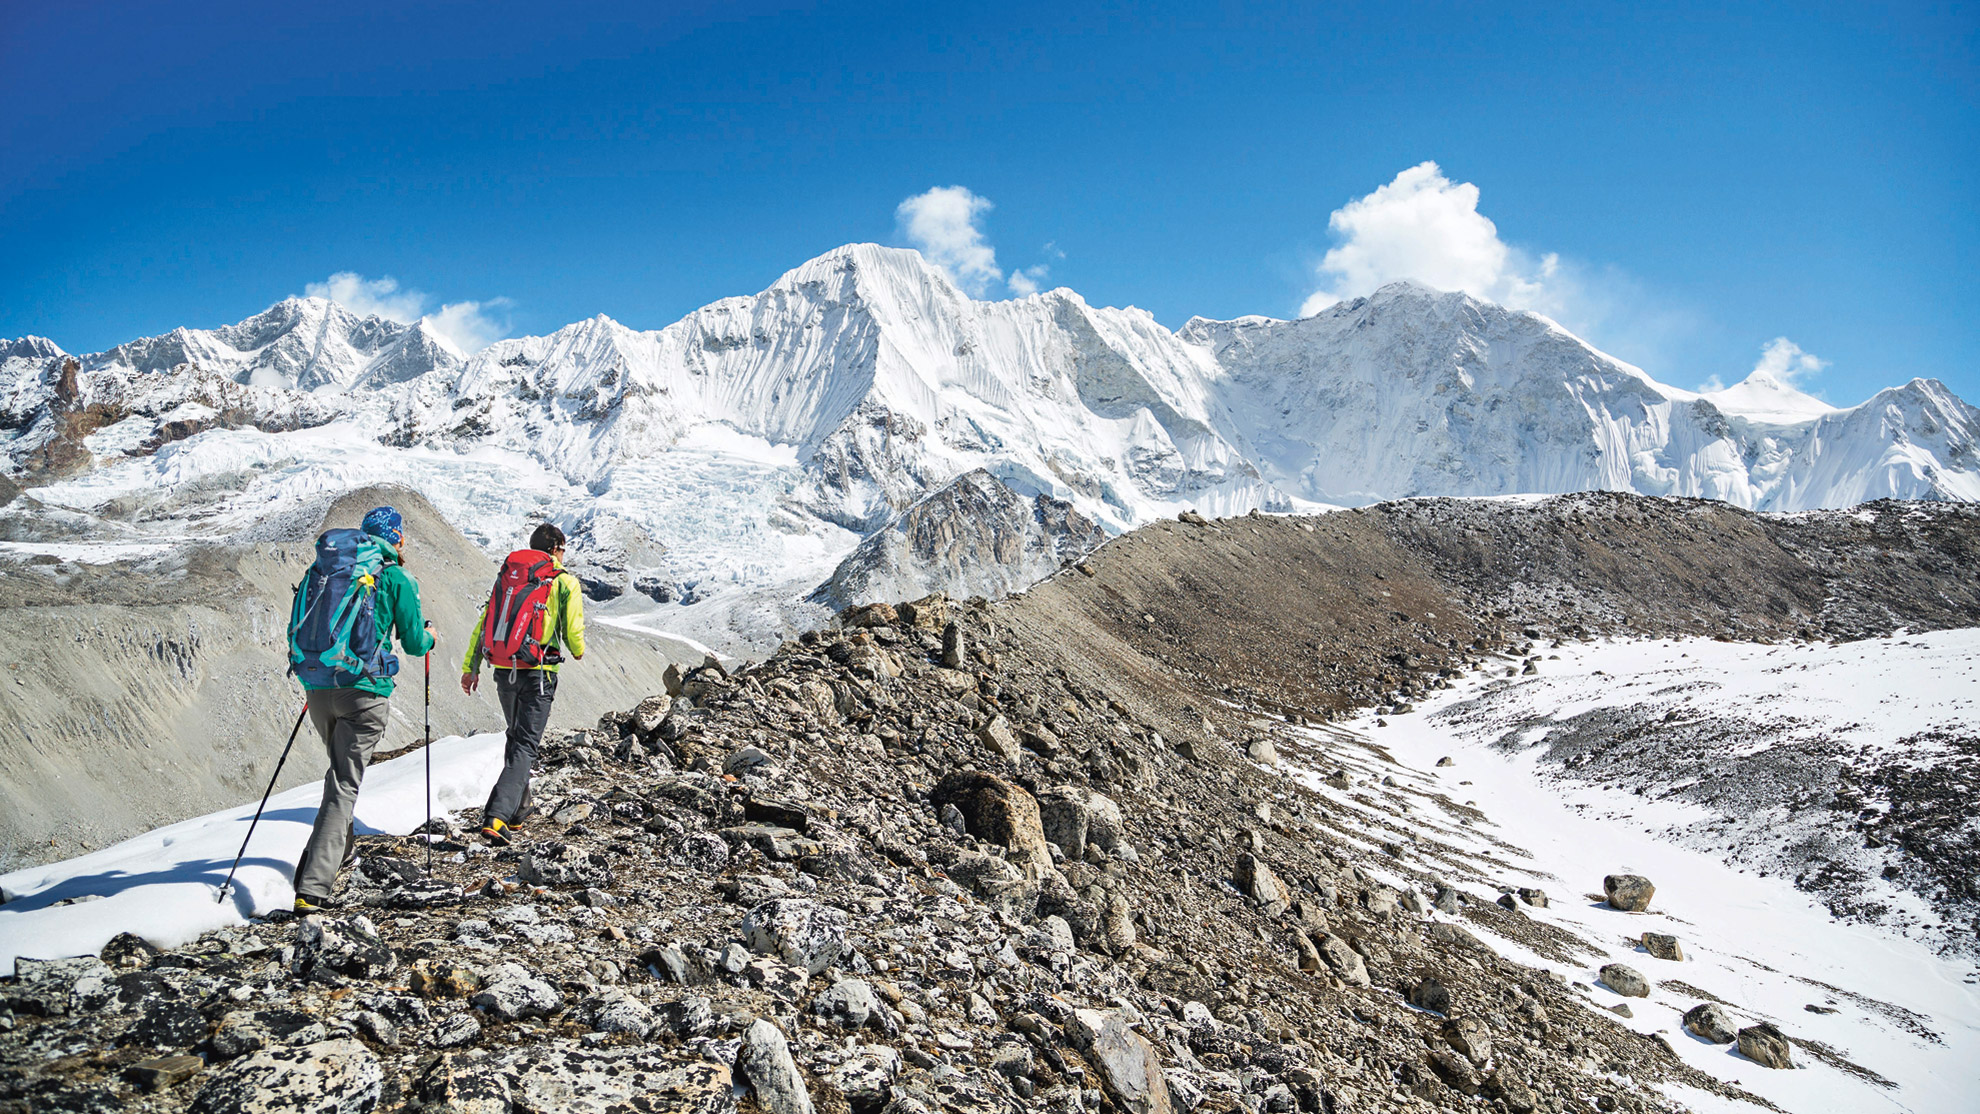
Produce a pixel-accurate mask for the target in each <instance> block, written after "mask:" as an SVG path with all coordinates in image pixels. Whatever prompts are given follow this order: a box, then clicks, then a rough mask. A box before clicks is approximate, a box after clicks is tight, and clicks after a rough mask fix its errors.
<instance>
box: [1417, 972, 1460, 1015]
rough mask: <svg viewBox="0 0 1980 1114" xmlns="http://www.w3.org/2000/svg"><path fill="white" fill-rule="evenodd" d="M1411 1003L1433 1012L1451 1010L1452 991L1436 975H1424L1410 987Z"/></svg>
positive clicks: (1418, 1007)
mask: <svg viewBox="0 0 1980 1114" xmlns="http://www.w3.org/2000/svg"><path fill="white" fill-rule="evenodd" d="M1409 1004H1410V1005H1412V1006H1415V1007H1416V1008H1417V1009H1420V1010H1429V1011H1430V1012H1431V1013H1449V1012H1451V992H1450V991H1449V990H1448V989H1446V988H1445V986H1444V984H1443V983H1442V982H1441V981H1439V980H1438V978H1437V976H1435V975H1424V976H1423V977H1421V978H1419V979H1417V980H1416V982H1415V983H1414V984H1413V985H1411V986H1410V988H1409Z"/></svg>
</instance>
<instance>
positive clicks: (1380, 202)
mask: <svg viewBox="0 0 1980 1114" xmlns="http://www.w3.org/2000/svg"><path fill="white" fill-rule="evenodd" d="M1327 228H1328V230H1329V231H1331V232H1332V233H1333V234H1334V236H1335V237H1336V238H1337V239H1338V241H1339V242H1338V243H1337V244H1336V245H1335V246H1334V248H1333V249H1332V250H1330V251H1329V252H1327V254H1326V256H1325V257H1324V258H1322V259H1321V260H1320V266H1319V268H1318V270H1319V274H1320V278H1321V280H1322V282H1323V283H1324V285H1323V286H1322V287H1321V288H1320V289H1319V290H1316V291H1314V292H1313V294H1312V295H1311V296H1309V297H1308V298H1307V299H1306V302H1305V304H1303V305H1302V306H1301V307H1300V313H1301V314H1302V315H1311V314H1315V313H1318V312H1320V311H1321V310H1323V309H1326V308H1327V307H1328V306H1330V305H1333V304H1334V303H1335V302H1338V301H1342V300H1344V299H1347V298H1358V297H1362V296H1363V295H1366V294H1370V293H1373V292H1374V291H1375V290H1376V289H1378V288H1380V287H1381V286H1383V285H1386V284H1387V283H1391V282H1395V281H1397V280H1398V279H1415V280H1416V281H1418V282H1421V283H1424V284H1426V285H1429V286H1434V287H1436V288H1437V289H1439V290H1462V291H1464V292H1465V293H1467V294H1472V295H1475V296H1477V297H1480V298H1484V299H1487V300H1489V301H1493V302H1497V303H1499V304H1500V305H1503V306H1509V307H1511V308H1513V309H1530V310H1536V311H1538V312H1541V313H1546V314H1549V315H1551V316H1559V315H1560V314H1561V313H1562V312H1563V311H1565V310H1567V309H1568V308H1569V306H1568V304H1567V303H1568V302H1569V301H1570V300H1571V299H1572V297H1573V288H1574V285H1575V284H1574V282H1573V280H1572V278H1571V276H1570V275H1568V274H1567V273H1566V270H1565V269H1564V268H1563V266H1562V264H1561V258H1560V256H1558V255H1556V254H1553V253H1548V254H1546V255H1542V256H1540V257H1539V258H1537V259H1536V258H1534V257H1532V256H1531V255H1529V254H1527V253H1526V252H1523V251H1521V250H1520V249H1518V248H1515V247H1512V246H1511V245H1509V244H1507V243H1506V242H1505V241H1504V240H1501V239H1500V238H1499V229H1498V226H1497V225H1495V224H1493V223H1492V222H1491V220H1490V219H1489V218H1487V217H1486V216H1485V214H1483V213H1481V212H1479V211H1478V187H1477V186H1475V185H1472V184H1471V183H1470V182H1453V181H1451V180H1450V179H1449V178H1446V177H1445V176H1444V172H1443V171H1442V170H1441V169H1439V168H1438V166H1437V164H1436V163H1434V162H1424V163H1418V164H1417V165H1415V166H1412V167H1410V168H1409V169H1408V170H1405V171H1403V172H1402V173H1400V174H1398V175H1396V177H1395V180H1394V181H1392V182H1390V183H1389V184H1388V185H1385V186H1383V187H1381V188H1379V189H1377V190H1376V191H1375V192H1374V193H1371V194H1369V195H1368V196H1366V197H1361V198H1356V199H1355V200H1353V201H1350V202H1348V203H1347V204H1346V205H1343V206H1342V207H1340V208H1339V209H1336V210H1334V212H1333V214H1332V215H1331V216H1330V217H1328V219H1327Z"/></svg>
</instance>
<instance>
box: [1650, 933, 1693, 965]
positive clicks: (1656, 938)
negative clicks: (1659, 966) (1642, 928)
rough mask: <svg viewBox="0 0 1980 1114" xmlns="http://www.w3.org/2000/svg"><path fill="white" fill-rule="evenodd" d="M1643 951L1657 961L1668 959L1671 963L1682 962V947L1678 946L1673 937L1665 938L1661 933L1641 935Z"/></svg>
mask: <svg viewBox="0 0 1980 1114" xmlns="http://www.w3.org/2000/svg"><path fill="white" fill-rule="evenodd" d="M1643 950H1644V951H1646V952H1649V953H1650V954H1651V955H1653V956H1655V957H1657V958H1658V959H1668V960H1670V961H1671V962H1673V963H1682V962H1684V945H1683V944H1680V943H1679V942H1678V938H1677V937H1675V936H1667V935H1665V934H1664V933H1661V932H1646V933H1644V934H1643Z"/></svg>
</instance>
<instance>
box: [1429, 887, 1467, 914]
mask: <svg viewBox="0 0 1980 1114" xmlns="http://www.w3.org/2000/svg"><path fill="white" fill-rule="evenodd" d="M1463 902H1464V897H1463V895H1462V894H1459V893H1458V892H1457V891H1456V890H1454V889H1452V888H1451V887H1449V886H1438V887H1437V892H1436V894H1435V895H1434V896H1432V897H1431V899H1430V904H1431V905H1432V906H1434V907H1435V908H1436V909H1437V911H1438V912H1442V913H1456V912H1457V911H1458V907H1459V906H1460V905H1462V904H1463Z"/></svg>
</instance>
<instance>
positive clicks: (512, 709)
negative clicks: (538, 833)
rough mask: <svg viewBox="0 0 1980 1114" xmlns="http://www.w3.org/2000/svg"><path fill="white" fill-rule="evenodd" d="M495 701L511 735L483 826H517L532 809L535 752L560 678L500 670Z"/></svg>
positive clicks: (545, 672) (549, 672)
mask: <svg viewBox="0 0 1980 1114" xmlns="http://www.w3.org/2000/svg"><path fill="white" fill-rule="evenodd" d="M495 698H496V699H497V700H499V701H501V704H502V718H503V719H504V720H506V721H508V724H509V735H508V739H507V741H506V742H505V743H504V745H503V747H502V776H501V777H498V778H496V779H495V788H494V789H493V790H491V791H490V792H489V794H488V804H487V806H486V807H485V808H483V809H482V810H481V814H482V819H481V822H482V823H483V824H486V823H488V822H489V821H490V820H500V821H501V822H503V823H504V824H514V823H515V822H516V821H518V820H521V819H522V818H523V813H524V812H525V811H527V810H528V808H529V775H530V772H531V771H532V770H534V769H535V768H536V750H537V746H538V744H540V743H542V742H543V729H544V728H545V727H548V726H549V724H550V702H551V701H552V700H555V699H556V698H557V674H556V673H555V672H554V671H552V670H549V669H497V670H496V671H495Z"/></svg>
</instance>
